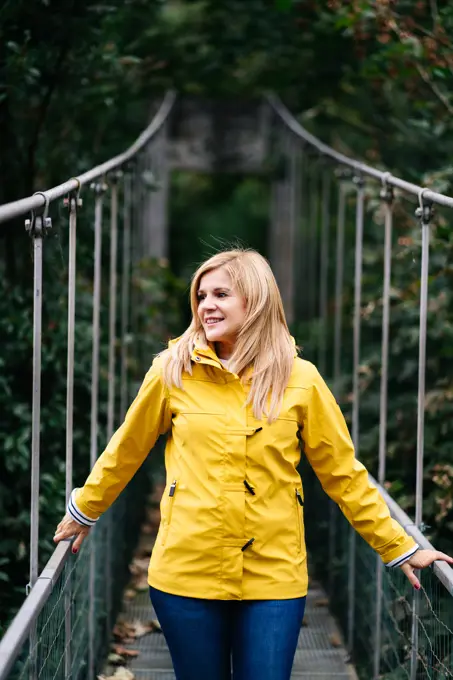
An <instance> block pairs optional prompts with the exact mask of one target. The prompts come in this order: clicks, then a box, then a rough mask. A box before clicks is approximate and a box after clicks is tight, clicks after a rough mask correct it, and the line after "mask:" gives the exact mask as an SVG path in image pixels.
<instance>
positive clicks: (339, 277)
mask: <svg viewBox="0 0 453 680" xmlns="http://www.w3.org/2000/svg"><path fill="white" fill-rule="evenodd" d="M345 198H346V192H345V189H344V186H343V184H342V183H341V179H340V185H339V193H338V213H337V237H336V254H335V321H334V325H335V331H334V362H333V384H334V394H335V397H336V398H337V399H338V397H339V391H340V388H339V382H340V374H341V368H340V358H341V327H342V319H343V272H344V226H345V209H346V200H345ZM337 516H338V508H337V506H336V504H335V503H334V502H333V501H331V502H330V509H329V564H330V565H333V561H334V556H335V547H336V545H335V544H336V540H335V539H336V524H337V523H336V519H337ZM333 589H334V571H333V568H332V567H331V569H330V570H329V594H330V595H332V593H333Z"/></svg>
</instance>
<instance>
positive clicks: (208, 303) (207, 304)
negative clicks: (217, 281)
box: [201, 296, 215, 311]
mask: <svg viewBox="0 0 453 680" xmlns="http://www.w3.org/2000/svg"><path fill="white" fill-rule="evenodd" d="M201 308H202V309H203V311H209V310H211V309H215V301H214V299H213V298H210V297H207V296H206V297H205V298H204V300H203V301H202V303H201Z"/></svg>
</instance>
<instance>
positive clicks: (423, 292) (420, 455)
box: [411, 190, 432, 680]
mask: <svg viewBox="0 0 453 680" xmlns="http://www.w3.org/2000/svg"><path fill="white" fill-rule="evenodd" d="M424 191H425V190H422V191H421V192H420V194H419V202H420V207H419V208H418V209H417V212H416V214H417V217H419V219H420V222H421V227H422V263H421V274H420V333H419V353H418V399H417V467H416V484H415V524H416V526H417V527H418V528H419V529H422V530H423V462H424V435H425V377H426V376H425V374H426V331H427V328H426V326H427V315H428V274H429V240H430V231H431V219H432V204H431V203H430V202H429V201H426V199H424V197H423V194H424ZM419 608H420V593H418V592H416V591H415V592H414V595H413V603H412V649H411V680H416V678H417V666H418V662H417V660H418V644H419V640H418V612H419Z"/></svg>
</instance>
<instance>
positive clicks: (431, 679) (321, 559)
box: [303, 463, 453, 680]
mask: <svg viewBox="0 0 453 680" xmlns="http://www.w3.org/2000/svg"><path fill="white" fill-rule="evenodd" d="M303 478H304V488H305V512H306V513H307V515H309V516H310V518H311V521H310V522H307V526H306V536H307V544H308V547H309V551H310V570H311V571H314V572H316V574H317V576H318V577H321V580H322V581H323V583H324V585H325V587H326V589H327V592H328V595H329V605H330V607H331V610H332V611H333V613H334V614H335V615H336V617H337V619H338V621H339V622H340V624H341V626H342V628H343V630H344V631H347V629H348V613H349V612H348V578H349V570H350V561H349V555H348V548H349V540H350V533H351V527H350V525H349V523H348V522H347V520H346V518H345V517H344V515H343V514H342V513H341V511H340V510H339V509H338V507H337V506H334V505H333V504H332V503H331V501H329V499H328V498H327V496H326V495H325V493H324V492H323V490H322V488H321V486H320V484H319V482H318V480H317V479H316V477H315V475H314V473H313V471H312V470H311V468H310V467H309V466H308V464H307V463H305V465H304V468H303ZM395 505H396V504H395ZM391 509H392V506H391ZM396 519H397V520H398V521H399V522H401V523H404V524H405V525H406V527H407V529H408V530H409V531H411V528H410V526H409V525H410V524H411V522H410V519H409V517H407V515H406V516H405V519H406V521H404V513H402V511H401V510H399V511H398V513H397V517H396ZM313 520H314V521H313ZM329 536H330V537H331V538H330V540H332V538H333V545H332V543H331V544H330V548H329ZM417 538H418V540H422V539H421V538H420V537H419V536H417ZM425 543H426V544H428V542H427V541H426V539H425ZM423 547H428V545H426V546H425V545H423ZM354 562H355V574H356V577H355V611H354V621H355V625H354V631H353V643H352V648H351V654H352V660H353V662H354V664H355V667H356V669H357V672H358V674H359V677H360V678H361V680H370V678H373V677H374V668H375V664H376V663H377V665H378V667H379V669H380V670H379V675H378V677H379V678H382V679H385V680H406V679H408V680H411V678H412V677H413V676H412V675H411V663H412V661H411V659H412V654H414V653H415V654H416V658H417V661H418V663H417V673H416V675H415V680H422V679H425V680H447V679H448V678H453V600H452V593H451V591H449V589H448V588H447V587H446V585H444V583H442V581H441V580H440V579H439V575H438V574H436V573H435V571H434V570H433V569H424V570H423V571H421V572H420V574H419V576H420V581H421V586H422V587H421V590H420V592H419V593H417V592H415V591H414V589H413V587H412V586H411V585H410V583H409V581H408V580H407V578H406V576H405V575H404V574H403V572H402V571H401V570H400V569H387V568H386V567H384V566H383V565H382V563H381V561H380V560H379V559H377V557H376V554H375V552H374V551H373V550H371V548H370V547H369V546H368V545H367V544H366V543H365V541H363V539H361V538H360V537H359V536H358V537H357V540H356V543H355V553H354ZM379 572H380V573H381V579H382V580H381V581H380V580H379V578H378V574H379ZM378 607H381V616H380V617H378V616H377V608H378ZM413 613H414V615H413ZM379 620H380V621H381V623H380V624H379V623H378V621H379ZM415 640H417V642H416V644H415ZM376 655H378V658H377V662H376Z"/></svg>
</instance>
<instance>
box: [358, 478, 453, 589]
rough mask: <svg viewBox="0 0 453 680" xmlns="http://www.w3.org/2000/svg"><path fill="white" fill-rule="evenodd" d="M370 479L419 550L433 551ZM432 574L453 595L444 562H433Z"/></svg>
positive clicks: (450, 571) (450, 574) (452, 579)
mask: <svg viewBox="0 0 453 680" xmlns="http://www.w3.org/2000/svg"><path fill="white" fill-rule="evenodd" d="M370 479H371V481H372V482H373V484H375V485H376V486H377V488H378V489H379V492H380V493H381V495H382V496H383V498H384V500H385V502H386V503H387V505H388V507H389V509H390V513H391V515H392V517H393V518H394V519H396V521H397V522H398V524H401V526H402V527H403V528H404V530H405V531H406V532H407V533H408V534H409V536H412V538H413V539H414V541H416V543H418V545H419V546H420V548H422V549H423V550H435V548H434V546H433V545H432V543H430V542H429V541H428V539H427V538H426V536H424V535H423V534H422V532H421V531H420V529H419V528H418V527H417V526H416V525H415V524H414V522H413V521H412V520H411V519H410V517H409V515H407V514H406V513H405V512H404V510H403V509H402V508H401V507H400V506H399V505H398V503H397V502H396V501H395V499H394V498H392V496H390V494H389V493H388V491H386V490H385V489H384V488H383V487H382V486H381V485H380V484H379V483H378V482H377V481H376V480H375V479H374V478H373V477H372V475H370ZM433 571H434V574H435V575H436V576H437V578H438V579H439V581H440V582H441V583H442V585H443V586H445V588H446V589H447V590H448V592H449V593H450V595H453V569H452V568H451V567H450V565H448V564H447V563H446V562H434V565H433Z"/></svg>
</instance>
